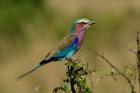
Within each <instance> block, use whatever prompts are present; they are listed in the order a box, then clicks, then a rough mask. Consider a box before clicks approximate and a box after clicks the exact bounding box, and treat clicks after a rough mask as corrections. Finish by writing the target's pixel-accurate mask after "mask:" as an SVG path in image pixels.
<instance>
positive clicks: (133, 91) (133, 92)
mask: <svg viewBox="0 0 140 93" xmlns="http://www.w3.org/2000/svg"><path fill="white" fill-rule="evenodd" d="M90 50H91V51H92V52H94V53H95V54H96V55H97V56H99V57H100V58H102V59H103V60H105V62H106V63H108V64H109V65H110V66H111V67H112V68H114V69H115V70H116V71H117V72H118V74H120V75H121V76H122V77H124V78H125V79H126V80H127V82H128V84H129V85H130V87H131V93H136V92H135V89H134V86H133V84H132V82H131V80H130V79H129V78H128V77H127V76H126V75H125V74H123V73H122V72H121V71H120V70H119V69H118V68H117V67H116V66H114V65H113V64H112V63H111V62H110V61H109V60H108V59H106V58H105V57H104V56H103V55H100V54H98V53H97V52H96V51H95V50H93V49H90Z"/></svg>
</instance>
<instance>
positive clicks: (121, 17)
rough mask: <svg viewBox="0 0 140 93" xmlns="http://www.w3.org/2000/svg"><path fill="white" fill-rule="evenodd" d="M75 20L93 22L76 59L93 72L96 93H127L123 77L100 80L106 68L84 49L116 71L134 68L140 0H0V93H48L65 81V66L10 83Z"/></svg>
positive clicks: (47, 67)
mask: <svg viewBox="0 0 140 93" xmlns="http://www.w3.org/2000/svg"><path fill="white" fill-rule="evenodd" d="M79 18H89V19H94V20H95V21H96V22H97V24H96V25H94V26H93V27H92V28H90V29H89V31H87V33H86V37H85V42H84V44H83V46H82V48H81V49H80V51H79V52H78V53H77V54H76V55H75V56H76V57H80V58H81V59H82V62H83V63H88V64H89V67H90V68H91V69H93V68H96V69H97V74H95V76H93V77H92V79H93V81H94V82H93V86H94V90H95V93H112V92H113V93H122V92H123V91H126V92H125V93H128V91H129V90H130V88H129V86H128V84H127V82H126V80H124V79H123V78H121V77H117V81H116V82H115V81H114V80H113V79H112V78H111V77H104V78H102V79H100V78H99V77H101V76H104V75H105V74H106V73H109V71H110V68H109V66H108V65H107V64H105V63H104V62H103V61H102V60H100V59H99V58H98V57H97V56H95V55H94V54H93V53H92V52H90V51H89V50H88V49H87V48H92V49H95V50H96V51H98V52H99V53H102V52H104V55H105V56H106V57H107V58H108V59H109V60H111V62H112V63H113V64H114V65H116V66H117V67H118V68H120V69H121V70H123V69H122V68H123V67H124V66H130V67H135V64H136V62H135V61H136V57H135V55H134V54H132V53H130V52H129V51H128V49H129V48H132V47H136V41H135V37H136V32H137V31H140V1H139V0H106V1H105V0H63V1H60V0H0V73H1V74H0V93H52V90H53V88H54V87H56V86H59V85H60V84H61V83H62V80H63V79H64V77H65V69H66V67H65V65H64V64H65V62H58V63H52V64H48V65H45V66H44V67H42V68H40V69H39V70H38V71H36V72H35V73H32V75H30V76H28V77H26V78H24V79H23V80H21V81H19V82H16V81H15V80H14V79H15V78H16V77H17V76H18V75H21V74H22V73H24V72H26V71H28V70H30V69H31V68H33V67H34V66H35V65H36V64H37V63H38V62H40V60H42V59H43V58H44V57H45V55H46V54H47V52H48V51H49V50H50V49H52V48H53V47H54V46H55V45H56V44H57V43H58V42H59V41H60V40H61V39H62V38H63V37H64V36H65V35H66V34H67V33H68V30H69V28H70V26H71V24H72V22H73V21H74V20H76V19H79ZM98 69H99V72H98Z"/></svg>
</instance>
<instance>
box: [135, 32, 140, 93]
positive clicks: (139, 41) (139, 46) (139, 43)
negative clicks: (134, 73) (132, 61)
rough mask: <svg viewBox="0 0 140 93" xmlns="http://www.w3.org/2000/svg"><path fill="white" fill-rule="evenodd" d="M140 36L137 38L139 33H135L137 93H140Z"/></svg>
mask: <svg viewBox="0 0 140 93" xmlns="http://www.w3.org/2000/svg"><path fill="white" fill-rule="evenodd" d="M139 38H140V36H139V32H137V37H136V41H137V59H138V60H137V69H138V81H139V93H140V56H139V55H140V39H139Z"/></svg>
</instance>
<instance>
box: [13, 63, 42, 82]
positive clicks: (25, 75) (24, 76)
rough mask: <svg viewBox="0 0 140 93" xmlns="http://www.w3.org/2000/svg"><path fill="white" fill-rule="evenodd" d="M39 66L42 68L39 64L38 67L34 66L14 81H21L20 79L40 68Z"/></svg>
mask: <svg viewBox="0 0 140 93" xmlns="http://www.w3.org/2000/svg"><path fill="white" fill-rule="evenodd" d="M41 66H42V65H40V64H39V65H38V66H36V67H35V68H34V69H32V70H30V71H28V72H26V73H24V74H22V75H20V76H19V77H17V78H16V79H15V80H16V81H19V80H20V79H22V78H24V77H25V76H27V75H29V74H31V73H32V72H34V71H35V70H37V69H38V68H39V67H41Z"/></svg>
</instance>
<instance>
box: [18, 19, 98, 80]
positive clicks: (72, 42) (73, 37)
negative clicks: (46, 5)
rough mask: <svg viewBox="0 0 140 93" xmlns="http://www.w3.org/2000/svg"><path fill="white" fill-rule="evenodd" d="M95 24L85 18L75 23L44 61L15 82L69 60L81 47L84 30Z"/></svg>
mask: <svg viewBox="0 0 140 93" xmlns="http://www.w3.org/2000/svg"><path fill="white" fill-rule="evenodd" d="M95 23H96V22H95V21H90V20H88V19H85V18H83V19H79V20H77V21H75V22H74V23H73V25H72V27H71V29H70V33H69V34H68V35H67V36H66V37H65V38H64V39H63V40H61V41H60V42H59V43H58V45H57V46H56V47H55V48H53V49H52V50H51V51H50V52H49V53H48V54H47V56H46V57H45V59H44V60H42V61H41V62H40V63H39V64H38V65H37V66H36V67H35V68H34V69H32V70H31V71H29V72H27V73H25V74H23V75H21V76H19V77H17V78H16V80H20V79H22V78H23V77H25V76H27V75H29V74H30V73H32V72H33V71H35V70H36V69H38V68H39V67H41V66H43V65H45V64H48V63H50V62H57V61H62V60H65V59H70V58H71V57H72V56H73V55H74V54H75V53H76V52H77V51H78V50H79V49H80V47H81V46H82V43H83V40H84V34H85V32H86V30H87V29H88V28H89V27H90V26H91V25H93V24H95Z"/></svg>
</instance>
